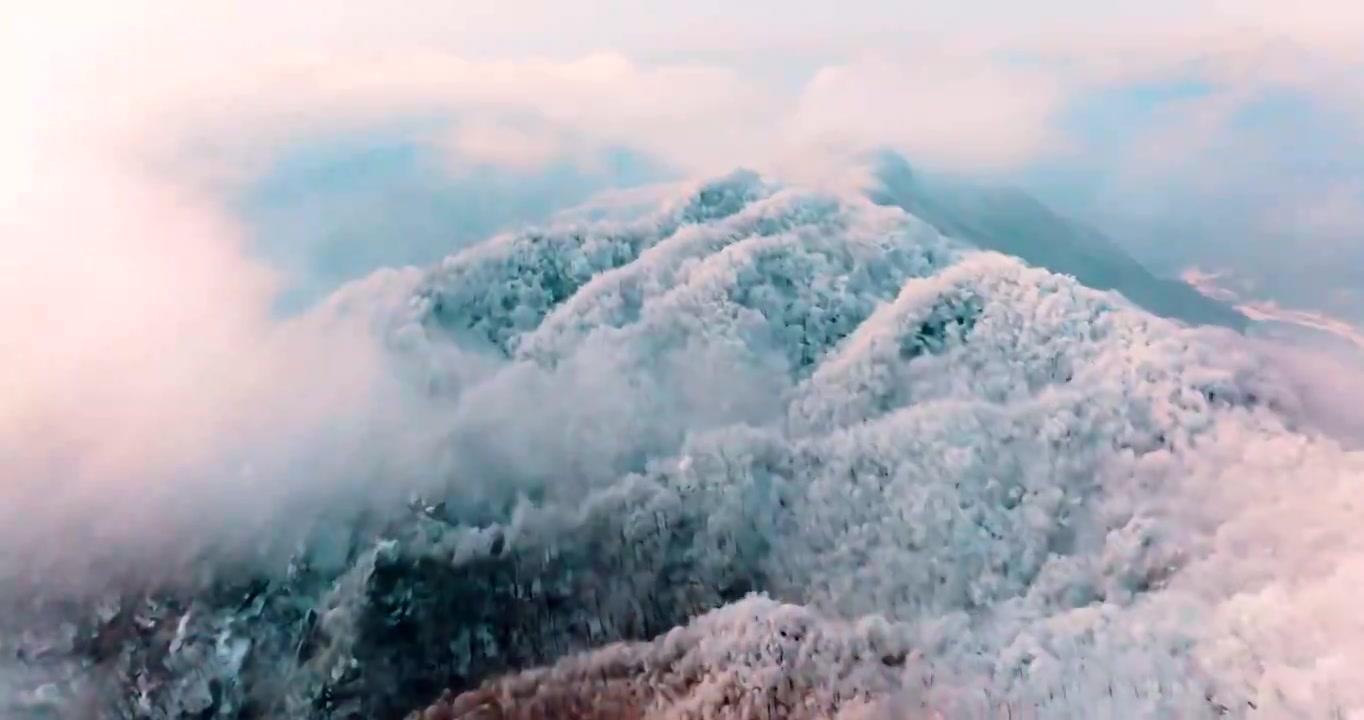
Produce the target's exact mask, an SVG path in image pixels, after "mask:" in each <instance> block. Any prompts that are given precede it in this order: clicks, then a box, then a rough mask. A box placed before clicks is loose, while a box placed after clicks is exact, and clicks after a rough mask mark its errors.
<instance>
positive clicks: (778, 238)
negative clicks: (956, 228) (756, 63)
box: [0, 172, 1364, 720]
mask: <svg viewBox="0 0 1364 720" xmlns="http://www.w3.org/2000/svg"><path fill="white" fill-rule="evenodd" d="M393 281H394V282H396V283H398V285H399V288H400V289H401V290H402V292H400V293H397V295H398V296H399V298H400V299H399V300H393V299H390V298H391V297H392V293H391V291H392V290H393V289H394V287H392V286H389V285H386V284H384V283H378V286H379V287H377V288H370V287H365V286H358V287H352V288H348V289H347V290H346V291H345V292H344V293H343V296H344V297H343V298H342V299H343V300H344V301H345V302H344V303H341V304H342V305H345V306H347V307H360V308H362V309H363V310H364V311H365V314H366V321H367V322H374V323H376V324H377V326H378V328H379V332H380V334H381V336H382V337H383V338H384V339H385V340H386V341H387V342H389V343H390V344H391V347H392V349H393V353H394V361H395V371H396V372H398V373H400V374H401V375H403V376H404V377H406V378H407V379H408V380H409V381H410V382H411V384H412V386H413V387H416V388H420V389H422V391H423V393H424V394H425V396H426V401H427V402H429V403H430V408H431V409H433V410H434V411H433V412H430V413H423V414H422V415H421V418H422V422H421V423H420V424H414V425H413V426H412V427H411V428H409V429H408V430H409V433H411V434H413V435H416V436H418V437H405V438H403V442H402V444H400V445H398V446H395V447H378V448H375V450H374V452H375V454H376V456H378V457H392V458H396V459H400V460H401V461H402V462H401V463H398V462H394V463H389V464H387V465H386V467H390V468H392V472H390V473H389V474H387V475H385V476H383V477H382V478H380V481H382V482H383V483H386V484H389V485H398V486H401V487H410V488H411V489H412V490H413V492H414V493H417V494H418V495H419V496H420V497H418V498H414V502H413V506H412V507H411V508H410V509H406V508H401V507H387V508H381V507H373V506H367V507H364V508H358V509H356V512H355V514H354V516H353V517H349V518H347V517H344V516H342V515H338V514H337V513H336V512H335V507H334V506H333V507H331V508H330V510H331V512H332V514H331V515H329V516H328V517H329V519H330V520H329V521H330V522H334V523H350V524H352V525H353V526H354V532H348V533H345V535H347V536H350V537H352V538H353V540H352V541H351V543H350V545H349V546H347V547H345V548H343V552H342V553H341V556H342V557H344V558H345V561H344V562H343V563H340V564H339V565H335V564H328V563H323V562H322V561H321V560H320V559H319V558H320V556H321V555H322V554H324V549H323V548H319V547H316V546H313V547H311V548H308V549H305V550H304V551H303V552H301V553H300V554H299V555H298V556H296V557H295V558H293V561H292V563H291V566H290V569H289V571H288V572H287V573H284V574H282V575H281V576H271V575H269V574H261V575H259V576H248V577H219V578H217V579H216V580H215V583H214V584H213V585H212V586H211V587H209V588H206V589H204V588H200V589H190V590H186V589H183V588H180V589H170V588H168V589H165V590H164V591H162V592H161V593H159V594H158V593H153V594H151V595H150V596H147V595H138V594H130V595H127V596H125V597H123V598H122V599H121V601H120V603H118V604H116V605H115V606H114V607H115V610H116V611H115V612H112V613H109V612H105V613H99V612H95V611H94V610H91V611H90V613H89V615H86V616H82V617H77V618H76V619H75V620H74V621H71V618H69V617H62V618H61V619H62V620H65V621H68V622H66V623H65V624H61V623H54V624H53V628H52V630H51V633H50V635H49V636H47V637H43V636H42V635H41V633H39V632H37V631H36V630H32V629H30V631H29V632H28V633H27V634H25V635H22V636H18V635H16V636H14V640H13V642H10V641H9V640H6V642H8V643H9V645H11V646H13V645H18V646H19V648H18V649H17V650H15V652H7V653H6V657H10V658H14V657H19V658H24V660H20V661H17V662H18V663H19V664H20V665H21V666H22V668H23V673H24V674H22V675H21V674H19V672H17V671H16V672H13V673H9V674H8V675H4V677H10V678H19V677H30V676H32V675H33V674H34V673H40V674H45V676H46V678H47V679H48V681H49V682H50V683H52V684H51V685H49V686H47V687H46V688H45V689H44V690H43V691H42V693H40V695H41V697H40V698H38V699H36V700H35V699H33V697H32V696H28V700H26V701H27V702H38V701H40V700H42V699H43V698H49V699H51V698H61V697H64V694H66V695H65V696H74V697H87V698H88V697H91V696H92V695H94V696H96V697H101V698H102V699H101V700H100V701H99V702H101V703H103V704H104V706H105V707H108V708H112V709H111V710H109V711H108V714H107V715H106V716H108V717H152V718H179V717H198V718H210V719H216V718H229V717H241V716H242V714H243V713H244V714H246V716H250V717H287V718H377V719H379V720H384V719H386V718H399V717H403V716H404V714H405V713H407V712H408V711H412V710H415V709H418V708H422V707H425V706H427V705H428V704H432V703H434V705H433V706H432V707H431V708H430V710H429V711H428V712H427V714H426V715H425V717H450V716H451V714H452V713H454V712H455V711H456V708H458V709H459V712H466V711H467V712H469V713H471V714H468V715H465V716H466V717H488V716H489V715H488V714H487V713H493V711H492V710H490V709H489V708H491V707H497V708H499V709H498V710H497V711H496V713H497V714H493V715H492V716H499V714H500V716H503V717H535V716H537V715H536V713H547V712H548V713H554V712H557V713H560V714H559V715H553V714H551V715H549V716H551V717H555V716H569V717H594V715H593V713H596V714H595V717H601V718H606V717H660V718H661V717H679V716H680V717H731V718H758V717H772V716H776V717H789V718H812V719H813V718H830V717H839V718H854V717H876V716H877V715H868V714H866V713H872V712H874V711H875V712H883V713H891V714H892V716H895V715H896V714H897V713H898V714H899V715H904V714H907V713H910V712H917V711H919V710H920V709H924V708H927V709H931V710H933V711H937V712H941V713H943V714H944V715H945V716H949V717H982V716H988V715H989V714H991V713H998V712H999V711H1000V710H999V708H1001V707H1007V708H1009V710H1010V712H1014V713H1015V714H1016V715H1017V714H1021V715H1022V716H1034V717H1076V716H1093V715H1094V714H1100V715H1107V716H1130V717H1147V716H1157V715H1162V714H1164V715H1177V716H1179V717H1190V718H1193V717H1209V718H1212V717H1225V716H1232V717H1242V716H1246V715H1248V714H1252V710H1254V711H1256V712H1263V713H1267V714H1268V715H1269V716H1283V715H1284V714H1286V713H1288V712H1290V711H1301V712H1305V713H1307V714H1308V715H1315V716H1321V715H1322V714H1323V713H1327V712H1330V711H1331V710H1332V709H1335V708H1340V707H1345V708H1364V695H1361V694H1360V693H1361V690H1360V689H1359V688H1360V686H1359V685H1358V684H1357V683H1354V682H1353V679H1354V670H1353V668H1355V667H1358V662H1356V661H1364V657H1360V656H1359V650H1358V649H1357V648H1361V647H1364V642H1353V641H1354V640H1364V638H1361V637H1360V634H1359V630H1358V625H1357V623H1354V621H1353V618H1354V617H1355V616H1354V614H1353V607H1352V605H1351V604H1350V603H1348V602H1347V601H1348V600H1349V599H1350V598H1352V597H1353V595H1352V593H1349V592H1344V591H1343V588H1346V587H1352V586H1350V585H1349V582H1350V581H1351V578H1354V577H1356V576H1357V575H1358V574H1359V573H1360V572H1362V571H1364V565H1361V563H1360V561H1359V560H1357V558H1358V557H1360V554H1359V553H1357V552H1354V549H1355V548H1356V547H1357V545H1358V542H1357V540H1356V538H1358V536H1359V533H1358V532H1357V531H1356V530H1355V529H1354V528H1356V526H1357V522H1356V519H1355V517H1354V514H1353V512H1352V511H1351V509H1350V508H1351V506H1350V503H1349V502H1346V501H1345V500H1346V499H1348V498H1349V497H1351V495H1352V494H1353V487H1354V486H1355V485H1356V484H1357V481H1358V479H1359V478H1360V477H1362V476H1364V459H1361V457H1359V456H1357V455H1350V454H1347V453H1343V452H1342V451H1341V450H1340V449H1339V448H1338V447H1336V446H1335V445H1334V444H1332V443H1330V442H1328V441H1325V440H1323V439H1321V438H1317V437H1311V436H1307V435H1303V434H1301V433H1299V432H1297V431H1296V430H1295V429H1294V428H1295V418H1294V415H1293V407H1294V398H1293V397H1292V395H1291V394H1290V393H1288V392H1287V391H1286V390H1285V388H1284V387H1283V386H1282V385H1281V384H1280V383H1279V382H1277V380H1276V378H1275V377H1274V376H1273V374H1272V373H1271V372H1269V371H1268V370H1267V369H1266V368H1264V367H1262V366H1261V365H1260V364H1259V362H1258V361H1257V360H1256V358H1254V357H1252V356H1250V355H1247V354H1245V353H1243V352H1240V351H1239V350H1238V347H1239V346H1237V345H1236V344H1235V342H1234V337H1232V334H1231V333H1227V332H1226V331H1224V330H1221V329H1190V328H1187V327H1184V326H1181V325H1179V324H1176V323H1172V322H1169V321H1166V320H1163V319H1161V318H1158V317H1155V316H1152V315H1150V314H1148V313H1146V312H1143V311H1141V310H1140V309H1138V308H1137V307H1135V306H1133V305H1132V304H1130V303H1128V302H1126V301H1124V300H1122V299H1121V298H1118V297H1116V296H1114V295H1112V294H1110V293H1104V292H1099V291H1096V290H1092V289H1089V288H1086V287H1084V286H1083V285H1081V284H1080V283H1078V282H1076V281H1075V280H1074V279H1072V278H1069V277H1065V276H1062V275H1057V274H1053V273H1051V272H1048V271H1047V270H1043V269H1039V268H1033V267H1027V266H1025V265H1024V264H1023V263H1021V262H1019V261H1018V260H1016V259H1013V258H1010V257H1007V256H1004V255H1000V254H997V253H994V252H988V251H981V250H980V249H978V248H976V247H973V246H972V245H970V244H969V243H967V242H964V241H962V240H960V239H956V238H951V237H946V236H944V235H943V234H941V233H939V232H938V231H936V230H935V229H934V228H933V227H931V226H930V225H929V224H927V223H925V222H923V221H921V220H919V219H917V218H916V217H914V216H912V215H910V214H907V213H905V212H904V211H902V210H901V209H898V208H894V207H883V206H878V205H876V204H873V203H871V202H869V201H867V200H866V199H865V198H862V197H844V196H838V195H830V194H826V193H820V192H813V191H806V190H802V189H800V188H791V187H785V186H782V185H780V184H778V183H774V182H771V181H769V180H767V179H764V178H762V177H759V176H757V175H755V174H753V173H747V172H739V173H735V174H733V175H730V176H728V177H725V178H721V179H718V180H716V181H713V182H709V183H706V184H703V185H700V186H698V187H694V188H691V189H690V190H689V191H687V192H686V193H685V194H683V195H681V196H679V197H675V198H673V199H670V200H667V201H664V202H663V203H661V204H660V205H659V206H658V207H657V208H655V209H654V210H653V211H652V212H647V213H643V214H633V215H632V216H631V217H629V218H627V219H610V218H601V217H597V218H593V219H590V220H582V221H575V222H566V223H562V224H555V225H552V226H550V227H545V228H539V229H531V230H523V231H518V232H515V233H508V234H504V235H500V236H497V237H494V238H492V239H490V240H488V241H486V242H484V243H482V244H479V245H477V246H475V247H472V248H469V249H467V250H463V251H461V252H460V253H458V254H456V255H454V256H451V257H449V258H447V259H446V260H445V261H444V262H443V263H441V264H440V265H438V266H436V267H433V268H430V269H429V270H428V271H426V272H425V273H424V274H423V275H421V276H420V277H409V276H404V277H402V278H397V279H394V280H393ZM376 289H378V290H381V291H382V292H375V290H376ZM366 298H369V303H370V304H369V306H366V304H365V301H366ZM334 307H335V306H334V305H333V304H328V305H325V306H324V307H323V308H322V309H323V310H329V309H334ZM405 469H410V473H411V474H410V475H409V474H406V473H405V472H404V470H405ZM376 516H379V517H380V518H381V519H382V521H380V522H376V521H375V517H376ZM1285 517H1288V518H1293V521H1292V522H1291V523H1285V522H1283V521H1282V520H1281V518H1285ZM1276 518H1280V519H1279V520H1276ZM294 520H295V522H297V523H299V524H304V523H306V521H307V518H304V517H296V518H294ZM1247 548H1251V549H1253V550H1248V549H1247ZM1266 548H1270V549H1272V552H1268V551H1265V552H1261V551H1262V550H1264V549H1266ZM330 550H334V548H332V549H330ZM333 554H334V553H333ZM1347 606H1348V607H1347ZM54 612H56V611H55V610H54ZM59 617H60V614H59ZM1307 619H1310V620H1311V622H1312V623H1314V625H1313V627H1314V631H1313V632H1302V627H1303V623H1304V621H1305V620H1307ZM64 638H65V639H64ZM1228 638H1235V639H1236V640H1235V642H1231V641H1229V640H1228ZM0 639H5V636H4V635H3V634H0ZM53 648H57V649H56V650H54V649H53ZM61 648H65V650H63V649H61ZM6 649H7V650H12V649H14V648H13V647H7V648H6ZM1332 658H1334V659H1335V660H1334V661H1333V662H1327V660H1328V659H1332ZM3 669H5V668H3V667H0V670H3ZM1303 678H1306V679H1303ZM1295 683H1296V684H1295ZM445 689H448V690H450V691H452V692H453V693H454V694H459V693H466V694H464V695H461V696H460V697H453V696H451V697H447V698H445V700H441V701H439V702H437V699H438V697H439V696H440V695H441V693H442V690H445ZM53 702H60V701H59V700H53ZM608 703H609V704H608ZM478 707H482V708H483V710H482V711H481V712H485V714H484V715H477V714H472V713H475V712H480V711H477V708H478ZM138 708H141V709H138ZM11 712H12V713H17V712H18V710H17V709H15V710H12V711H11ZM612 712H615V713H617V714H616V715H611V714H610V713H612ZM119 713H123V714H119ZM253 713H254V714H253ZM568 713H576V714H568ZM859 713H861V714H859ZM540 716H544V715H543V714H542V715H540Z"/></svg>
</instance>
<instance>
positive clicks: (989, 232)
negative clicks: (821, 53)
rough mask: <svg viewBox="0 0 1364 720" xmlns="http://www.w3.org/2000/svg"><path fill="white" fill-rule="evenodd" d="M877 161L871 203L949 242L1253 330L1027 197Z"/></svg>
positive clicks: (1187, 316)
mask: <svg viewBox="0 0 1364 720" xmlns="http://www.w3.org/2000/svg"><path fill="white" fill-rule="evenodd" d="M873 162H874V164H875V175H876V183H875V186H874V187H873V188H872V189H871V191H870V193H869V194H870V197H871V199H872V200H873V201H874V202H876V203H877V204H880V205H887V206H895V207H899V208H903V209H904V210H905V211H907V212H909V213H911V214H913V215H915V216H917V217H918V218H919V219H921V220H923V221H924V222H927V223H928V224H930V225H932V226H933V227H934V228H936V229H937V230H938V232H941V233H943V234H944V235H948V236H950V237H955V238H957V239H959V240H964V241H966V242H969V243H971V244H973V245H977V246H979V247H981V248H984V249H988V250H995V251H998V252H1002V253H1005V254H1007V255H1013V256H1015V257H1018V258H1021V259H1022V260H1024V261H1026V262H1027V263H1029V264H1031V265H1035V266H1038V267H1043V268H1046V269H1047V270H1050V271H1052V272H1055V273H1061V274H1065V275H1071V276H1074V277H1075V278H1076V279H1078V280H1079V281H1080V282H1081V283H1082V284H1084V285H1087V286H1089V287H1092V288H1096V289H1099V290H1116V291H1117V292H1119V293H1122V294H1123V295H1124V296H1125V297H1127V299H1129V300H1131V301H1132V302H1134V303H1136V304H1138V305H1140V306H1142V307H1143V308H1145V309H1147V310H1149V311H1150V312H1153V313H1155V314H1157V315H1162V316H1164V317H1168V318H1173V319H1177V320H1182V321H1184V322H1188V323H1191V324H1195V325H1223V326H1226V327H1230V328H1233V329H1236V330H1244V329H1245V328H1246V326H1247V324H1248V320H1247V318H1246V317H1245V316H1244V315H1242V314H1241V313H1240V312H1238V311H1237V310H1236V309H1235V308H1232V307H1231V306H1229V305H1226V304H1223V303H1221V302H1218V301H1217V300H1214V299H1212V298H1209V297H1207V296H1205V295H1203V294H1202V293H1200V292H1198V291H1197V290H1196V289H1194V288H1193V287H1190V286H1189V285H1188V284H1186V283H1184V282H1181V281H1179V280H1174V279H1168V278H1162V277H1158V276H1156V275H1154V274H1153V273H1151V271H1149V270H1147V269H1146V268H1145V267H1143V266H1142V265H1141V264H1140V263H1138V262H1137V261H1136V260H1135V259H1134V258H1132V257H1131V256H1130V255H1128V254H1127V253H1126V252H1124V251H1123V250H1122V248H1120V247H1118V245H1117V244H1116V243H1114V242H1113V241H1112V240H1110V239H1109V238H1108V237H1107V236H1105V235H1104V234H1103V233H1101V232H1099V231H1098V230H1096V229H1094V228H1091V227H1089V226H1087V225H1085V224H1083V223H1080V222H1078V221H1075V220H1071V219H1069V218H1065V217H1062V216H1061V215H1058V214H1056V213H1055V212H1052V211H1051V210H1050V209H1049V208H1047V207H1046V206H1045V205H1043V204H1042V203H1041V202H1039V201H1037V200H1036V199H1034V198H1033V197H1031V196H1029V195H1028V194H1027V193H1024V192H1022V191H1020V190H1016V189H1013V188H1001V187H988V186H982V185H977V184H973V183H970V182H967V181H962V180H957V179H953V178H946V177H941V176H929V175H926V174H923V173H919V172H916V171H915V170H914V169H913V168H912V167H911V166H910V164H909V163H908V162H907V161H906V160H905V159H904V158H903V157H901V156H899V155H896V154H894V153H890V152H885V153H879V154H877V156H876V157H875V158H874V159H873Z"/></svg>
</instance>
